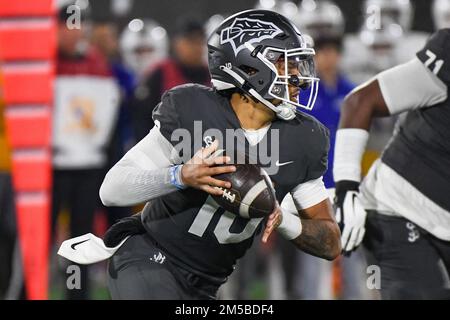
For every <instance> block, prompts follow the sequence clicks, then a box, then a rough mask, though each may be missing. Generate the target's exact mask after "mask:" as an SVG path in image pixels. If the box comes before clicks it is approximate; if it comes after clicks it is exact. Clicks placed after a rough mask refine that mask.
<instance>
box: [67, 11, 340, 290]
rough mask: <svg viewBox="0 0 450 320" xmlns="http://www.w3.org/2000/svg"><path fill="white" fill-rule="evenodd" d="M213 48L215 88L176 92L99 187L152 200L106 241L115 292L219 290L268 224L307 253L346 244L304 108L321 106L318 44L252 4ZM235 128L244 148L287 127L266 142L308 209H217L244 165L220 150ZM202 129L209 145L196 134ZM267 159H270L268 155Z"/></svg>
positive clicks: (284, 183)
mask: <svg viewBox="0 0 450 320" xmlns="http://www.w3.org/2000/svg"><path fill="white" fill-rule="evenodd" d="M208 53H209V68H210V72H211V77H212V79H213V80H212V83H213V86H214V88H208V87H206V86H202V85H194V84H190V85H183V86H179V87H175V88H173V89H171V90H169V91H168V92H166V93H165V94H164V96H163V97H162V100H161V103H160V104H159V105H158V106H157V108H156V109H155V111H154V113H153V119H154V121H155V126H154V127H153V128H152V129H151V131H150V133H149V134H148V135H147V136H146V137H145V138H143V139H142V140H141V141H140V142H139V143H138V144H137V145H136V146H135V147H133V148H132V149H131V150H130V151H129V152H128V153H127V154H126V155H125V156H124V157H123V158H122V159H121V160H120V161H119V162H118V163H117V164H116V165H115V166H114V167H113V168H111V170H110V171H109V172H108V174H107V175H106V177H105V180H104V182H103V184H102V187H101V189H100V197H101V199H102V201H103V203H104V204H105V205H108V206H111V205H112V206H129V205H134V204H138V203H144V202H147V204H146V206H145V208H144V209H143V211H142V213H141V214H140V215H138V216H135V217H132V218H127V219H125V220H124V221H121V222H119V223H118V224H117V225H116V226H115V227H114V226H113V227H112V228H111V229H110V230H109V232H108V233H107V234H106V235H105V239H104V242H105V244H106V246H107V247H108V248H112V247H113V248H114V250H112V249H111V250H110V252H111V254H112V253H113V254H114V255H113V256H112V258H111V259H110V260H109V267H108V286H109V289H110V292H111V296H112V298H113V299H208V298H215V296H216V292H217V290H218V288H219V286H220V285H221V284H223V283H224V282H225V281H226V280H227V277H228V276H229V275H230V274H231V273H232V271H233V269H234V265H235V263H236V260H237V259H239V258H240V257H241V256H243V255H244V254H245V252H246V250H247V249H248V248H249V247H250V246H251V244H252V242H253V238H254V237H255V236H256V235H257V234H259V233H261V232H262V241H264V242H265V241H267V239H268V237H269V235H270V234H271V233H272V232H273V231H274V230H277V231H278V232H279V233H280V234H281V235H283V236H284V237H285V238H286V239H287V240H290V241H291V242H292V243H293V244H294V245H295V246H297V247H298V248H299V249H301V250H304V251H306V252H308V253H310V254H313V255H316V256H319V257H322V258H325V259H329V260H332V259H334V258H335V257H336V256H338V255H339V253H340V251H341V247H340V241H339V238H340V232H339V227H338V225H337V223H336V222H335V220H334V214H333V211H332V206H331V203H330V201H329V200H328V194H327V191H326V189H325V187H324V184H323V181H322V175H323V174H324V172H325V171H326V167H327V154H328V148H329V141H328V131H327V129H326V128H325V127H324V126H322V125H321V124H320V123H319V122H318V121H317V120H315V119H314V118H312V117H311V116H308V115H306V114H303V113H302V112H297V108H307V109H311V108H312V106H313V104H314V98H315V91H316V89H317V85H318V79H317V78H316V76H315V73H314V64H313V55H314V50H313V49H311V48H308V47H307V46H306V43H305V42H304V40H303V38H302V36H301V34H300V32H299V31H298V29H297V28H295V27H294V26H293V25H292V24H291V22H290V21H288V20H287V19H286V18H285V17H283V16H282V15H280V14H278V13H275V12H272V11H265V10H249V11H243V12H241V13H238V14H235V15H233V16H231V17H229V18H228V19H226V20H224V21H223V22H222V23H221V24H220V25H219V26H218V27H217V29H216V30H215V31H214V32H213V34H212V35H211V36H210V38H209V41H208ZM299 93H300V94H309V95H310V99H309V102H308V104H306V105H302V104H300V103H299V102H298V95H299ZM199 122H200V124H201V127H200V129H199V127H198V123H199ZM180 128H182V130H181V131H180V130H178V129H180ZM211 129H212V130H211ZM227 130H228V131H229V130H232V131H235V132H236V133H237V134H238V135H239V133H241V134H242V138H243V140H242V141H244V144H245V146H244V147H245V148H246V149H245V150H247V147H251V146H259V145H261V144H266V142H268V140H272V138H273V137H276V136H277V135H274V134H273V132H278V136H279V140H276V139H275V138H274V139H275V140H274V141H271V143H267V144H266V145H267V148H268V149H269V150H268V151H269V152H268V153H269V154H277V153H279V156H278V157H277V158H276V159H271V160H272V161H271V163H270V168H271V169H275V170H269V167H267V166H266V170H267V172H268V173H269V174H270V175H271V176H270V177H271V179H272V181H273V183H274V189H275V191H276V197H277V200H278V202H281V200H282V199H283V198H284V196H285V195H286V194H287V193H289V192H290V193H291V194H292V196H293V198H294V201H295V203H296V205H297V208H298V214H292V213H286V212H283V210H282V209H280V208H279V207H277V209H276V210H275V211H274V212H273V213H272V214H271V215H270V216H269V217H268V218H266V219H263V218H259V219H245V218H243V217H241V216H238V215H235V214H232V213H229V212H226V211H224V209H222V208H221V207H219V206H218V205H217V203H216V202H215V201H214V200H213V198H212V197H211V196H210V195H221V194H222V193H223V191H222V190H221V189H220V188H222V189H223V188H230V187H231V185H230V183H229V182H227V181H222V180H218V179H216V178H214V176H215V175H217V174H221V173H229V172H233V171H234V170H235V166H234V165H233V164H232V163H230V160H231V159H230V157H229V156H228V155H227V156H224V155H223V154H221V153H220V152H219V151H220V150H219V149H218V148H219V145H221V146H227V150H226V152H227V154H229V152H230V151H232V150H229V145H230V144H231V145H233V144H234V142H233V141H231V143H230V141H228V143H227V141H221V140H222V139H223V140H226V138H227V134H226V132H227ZM207 131H208V132H210V134H209V135H208V132H207ZM199 132H200V137H201V139H200V147H201V145H202V144H201V141H202V140H204V141H205V144H203V148H200V147H197V146H196V141H195V139H194V141H191V140H189V139H188V138H186V137H187V136H191V137H195V136H196V135H198V133H199ZM211 132H212V133H211ZM180 134H181V135H183V136H184V137H183V139H182V140H183V142H185V141H184V139H187V141H189V143H188V148H187V149H184V148H183V149H182V152H180V150H179V149H178V146H179V142H180V141H179V140H180ZM212 136H214V138H215V139H213V137H212ZM233 139H234V138H233ZM237 140H240V139H239V136H238V139H237ZM269 142H270V141H269ZM237 146H238V147H239V146H240V145H239V144H237ZM241 147H242V146H241ZM235 148H236V147H235ZM275 148H276V149H278V152H275V150H273V149H275ZM237 151H240V152H244V150H243V149H238V150H237ZM189 154H194V156H193V157H192V158H190V155H189ZM189 158H190V159H189ZM257 161H258V163H261V161H262V160H261V158H260V157H259V154H258V156H257ZM217 165H220V166H217ZM270 172H271V173H270ZM263 229H264V230H263ZM136 233H138V234H136ZM125 235H131V237H129V238H125ZM125 239H126V241H125ZM83 241H84V240H81V241H79V240H78V241H77V243H72V244H71V246H72V249H73V246H75V250H72V251H71V252H72V254H73V255H77V254H78V253H77V250H81V251H83V247H85V248H86V247H88V246H89V243H90V242H92V241H86V242H85V243H83ZM116 249H118V250H117V251H116ZM68 250H69V249H68ZM107 250H108V249H107ZM60 253H61V252H60ZM88 254H89V255H90V256H91V257H92V256H93V255H94V253H93V251H91V252H88ZM66 256H67V255H66ZM106 256H107V255H103V256H102V257H106ZM83 257H84V258H86V255H84V256H83ZM72 258H73V257H72ZM78 258H80V257H79V256H78ZM73 259H74V258H73ZM78 261H79V260H78ZM90 261H91V262H92V261H98V259H96V260H95V259H91V260H90ZM85 262H86V263H87V262H89V261H85Z"/></svg>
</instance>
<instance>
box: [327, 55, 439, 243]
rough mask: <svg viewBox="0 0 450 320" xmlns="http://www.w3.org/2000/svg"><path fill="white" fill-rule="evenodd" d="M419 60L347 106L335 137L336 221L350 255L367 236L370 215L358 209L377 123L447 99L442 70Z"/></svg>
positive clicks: (385, 75)
mask: <svg viewBox="0 0 450 320" xmlns="http://www.w3.org/2000/svg"><path fill="white" fill-rule="evenodd" d="M424 50H425V52H427V49H426V48H425V49H424ZM428 51H429V50H428ZM420 56H421V53H419V54H418V57H420ZM418 57H416V58H414V59H412V60H411V61H409V62H407V63H404V64H402V65H399V66H397V67H394V68H391V69H388V70H386V71H383V72H381V73H380V74H378V75H377V76H376V77H375V78H374V79H372V80H370V81H369V82H368V83H367V84H364V85H362V86H360V87H358V88H356V89H355V90H354V91H353V92H351V93H350V94H349V96H347V97H346V99H345V100H344V103H343V106H342V110H341V119H340V124H339V129H338V131H337V133H336V143H335V155H334V166H333V175H334V180H335V182H336V198H335V204H336V207H337V210H336V217H337V220H338V223H339V226H340V228H341V230H342V247H343V250H344V251H346V252H350V251H352V250H353V249H355V248H356V247H357V246H358V245H359V244H360V243H361V241H362V239H363V236H364V233H365V229H364V224H365V216H366V212H365V210H364V209H363V207H362V205H361V204H360V203H359V200H358V191H359V183H360V180H361V159H362V156H363V153H364V150H365V147H366V144H367V140H368V138H369V132H368V130H369V128H370V125H371V122H372V119H373V118H375V117H383V116H390V115H395V114H399V113H402V112H405V111H410V110H414V109H417V108H426V107H430V106H433V105H436V104H437V103H439V102H441V101H444V100H445V99H446V98H447V87H446V85H445V84H444V82H443V81H442V80H441V79H440V78H439V77H438V76H436V72H438V71H439V69H436V67H435V66H434V64H432V63H431V62H430V63H428V62H427V61H428V60H425V61H423V60H419V58H418ZM438 66H442V65H441V64H440V65H438Z"/></svg>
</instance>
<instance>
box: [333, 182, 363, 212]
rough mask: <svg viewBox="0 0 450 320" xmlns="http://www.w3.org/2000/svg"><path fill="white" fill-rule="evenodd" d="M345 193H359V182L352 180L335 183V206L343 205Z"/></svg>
mask: <svg viewBox="0 0 450 320" xmlns="http://www.w3.org/2000/svg"><path fill="white" fill-rule="evenodd" d="M347 191H359V182H357V181H352V180H341V181H338V182H336V191H335V198H334V203H335V205H337V206H338V207H339V206H341V205H342V204H343V202H344V197H345V194H346V193H347Z"/></svg>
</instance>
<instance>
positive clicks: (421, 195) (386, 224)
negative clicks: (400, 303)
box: [333, 29, 450, 299]
mask: <svg viewBox="0 0 450 320" xmlns="http://www.w3.org/2000/svg"><path fill="white" fill-rule="evenodd" d="M449 87H450V29H441V30H439V31H437V32H436V33H435V34H434V35H433V36H432V37H431V38H430V39H429V40H428V42H427V43H426V45H425V46H424V47H423V49H421V50H420V51H418V52H417V54H416V57H415V58H413V59H412V60H410V61H409V62H407V63H404V64H401V65H399V66H396V67H394V68H391V69H388V70H386V71H384V72H381V73H379V74H378V75H376V76H375V77H374V78H373V79H371V80H369V81H368V82H367V83H365V84H364V85H362V86H360V87H359V88H357V89H355V91H354V92H352V93H351V94H350V95H349V96H348V97H347V98H346V100H345V102H344V105H343V108H342V113H341V120H340V129H339V130H338V132H337V135H336V147H335V157H334V159H335V160H334V169H333V173H334V179H335V181H336V205H337V207H338V209H337V212H336V214H337V220H338V221H339V223H340V225H341V227H342V228H343V231H342V239H341V240H342V247H343V250H344V251H345V252H350V251H352V250H354V249H355V248H356V247H357V246H358V245H359V244H360V243H361V241H362V240H363V237H364V234H365V230H367V232H366V236H365V239H364V244H365V247H366V248H367V249H368V251H369V252H370V253H371V255H372V258H373V261H374V264H375V265H377V266H378V267H379V268H380V271H381V283H380V287H381V295H382V298H384V299H403V298H416V299H423V298H449V297H450V290H449V274H450V197H449V192H450V126H449V122H450V101H449V96H448V89H449ZM400 113H405V114H406V115H405V117H404V118H400V119H401V120H399V122H398V123H397V128H396V133H395V135H394V137H393V138H392V139H391V141H390V143H389V144H388V146H387V147H386V148H385V150H384V152H383V154H382V158H381V159H379V160H377V161H376V162H375V163H374V165H373V166H372V167H371V169H370V171H369V173H368V175H367V176H366V177H365V179H364V180H363V183H362V184H361V185H360V173H361V169H360V163H361V157H362V153H363V151H364V149H365V146H366V142H367V139H368V137H369V133H368V130H369V126H370V123H371V121H372V119H373V118H375V117H383V116H384V117H386V116H392V115H396V114H400ZM366 210H367V211H366ZM380 287H379V288H380Z"/></svg>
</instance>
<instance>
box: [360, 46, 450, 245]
mask: <svg viewBox="0 0 450 320" xmlns="http://www.w3.org/2000/svg"><path fill="white" fill-rule="evenodd" d="M430 47H431V48H433V49H432V50H435V51H436V48H437V45H434V46H430ZM430 50H431V49H428V47H426V48H425V49H424V50H421V52H420V53H419V54H418V56H420V60H419V58H417V57H416V58H414V59H412V60H411V61H409V62H408V63H405V64H402V65H399V66H397V67H395V68H392V69H389V70H387V71H385V72H382V73H381V74H379V75H377V77H376V79H377V80H378V83H379V85H380V90H381V92H382V95H383V98H384V100H385V102H386V105H387V107H388V109H389V112H390V114H392V115H395V114H399V113H406V114H407V117H405V119H404V121H403V122H402V124H401V125H400V126H401V131H399V132H398V133H397V134H396V136H395V137H394V138H393V140H392V142H391V143H390V144H389V146H388V148H387V149H386V150H385V151H384V153H383V157H382V159H381V160H377V161H376V162H375V164H374V165H373V166H372V168H371V169H370V171H369V174H368V175H367V176H366V177H365V179H364V180H363V182H362V184H361V187H360V191H361V194H360V199H361V202H362V203H363V205H364V207H365V208H366V209H372V210H376V211H378V212H379V213H382V214H387V215H395V216H402V217H404V218H406V219H408V220H410V221H412V222H413V223H415V224H416V225H418V226H420V227H422V228H423V229H425V230H427V231H428V232H430V233H431V234H433V235H434V236H436V237H438V238H440V239H443V240H447V241H449V240H450V201H449V200H448V197H447V194H448V195H450V193H449V192H450V189H449V185H450V183H449V182H448V179H447V178H446V177H448V173H449V172H448V170H450V169H449V167H448V163H449V161H450V159H449V158H448V156H449V153H448V149H449V148H450V147H449V146H450V144H449V141H448V137H449V136H450V133H449V130H448V128H449V127H448V123H447V122H446V120H445V119H447V118H448V115H449V114H450V110H449V109H448V108H449V106H450V105H449V104H448V83H447V81H448V80H447V75H448V74H450V73H448V71H447V67H446V66H445V62H446V61H445V58H444V59H443V60H440V59H439V58H440V56H442V55H446V54H447V53H445V52H444V53H442V52H438V51H436V52H435V54H436V55H437V57H438V58H437V61H444V63H443V64H442V65H441V66H440V68H436V66H435V65H434V64H432V63H428V60H429V58H428V57H427V55H426V54H425V56H424V54H423V52H425V53H428V55H429V52H430ZM438 66H439V64H438ZM443 66H445V67H443ZM433 73H435V74H436V73H437V76H436V75H435V74H433ZM425 113H426V114H425ZM417 119H419V120H420V119H423V121H425V122H426V123H427V124H426V125H424V124H423V123H419V122H417ZM411 137H412V138H411ZM411 141H414V143H411Z"/></svg>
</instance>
